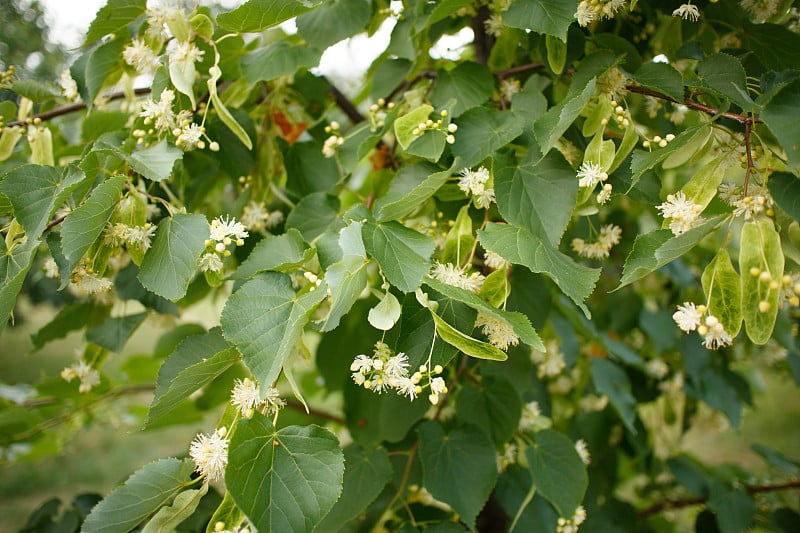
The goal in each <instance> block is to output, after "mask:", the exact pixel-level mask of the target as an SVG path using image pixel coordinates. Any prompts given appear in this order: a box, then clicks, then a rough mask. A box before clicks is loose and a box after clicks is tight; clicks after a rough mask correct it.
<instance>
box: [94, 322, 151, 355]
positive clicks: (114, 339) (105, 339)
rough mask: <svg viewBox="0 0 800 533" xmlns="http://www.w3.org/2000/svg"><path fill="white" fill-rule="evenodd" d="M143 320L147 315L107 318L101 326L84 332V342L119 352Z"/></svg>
mask: <svg viewBox="0 0 800 533" xmlns="http://www.w3.org/2000/svg"><path fill="white" fill-rule="evenodd" d="M145 318H147V313H137V314H135V315H126V316H120V317H111V318H107V319H106V321H105V322H103V323H102V324H98V325H97V326H94V327H91V328H89V329H87V330H86V340H88V341H89V342H93V343H95V344H97V345H98V346H102V347H103V348H105V349H107V350H110V351H112V352H121V351H122V348H124V347H125V343H126V342H128V339H129V338H130V336H131V335H133V332H134V331H136V329H137V328H138V327H139V326H141V325H142V322H144V319H145Z"/></svg>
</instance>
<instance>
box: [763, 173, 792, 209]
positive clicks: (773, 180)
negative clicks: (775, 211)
mask: <svg viewBox="0 0 800 533" xmlns="http://www.w3.org/2000/svg"><path fill="white" fill-rule="evenodd" d="M767 187H768V188H769V193H770V194H771V195H772V199H773V200H775V203H776V204H778V206H780V208H781V209H783V210H784V211H786V212H787V213H788V214H789V215H790V216H791V217H792V218H794V219H795V220H797V221H800V178H798V177H797V176H795V175H794V174H789V173H788V172H773V173H772V174H771V175H770V177H769V181H768V182H767Z"/></svg>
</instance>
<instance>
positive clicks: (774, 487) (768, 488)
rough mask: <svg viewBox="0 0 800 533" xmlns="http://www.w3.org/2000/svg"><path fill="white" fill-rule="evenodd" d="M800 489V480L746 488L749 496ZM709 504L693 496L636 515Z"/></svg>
mask: <svg viewBox="0 0 800 533" xmlns="http://www.w3.org/2000/svg"><path fill="white" fill-rule="evenodd" d="M791 489H800V480H793V481H786V482H783V483H773V484H769V485H751V486H748V487H745V492H747V494H761V493H764V492H776V491H779V490H791ZM705 503H708V497H706V496H693V497H691V498H683V499H681V500H664V501H661V502H658V503H656V504H653V505H651V506H650V507H647V508H646V509H642V510H641V511H639V512H638V513H636V517H637V518H638V519H639V520H644V519H645V518H648V517H650V516H653V515H656V514H659V513H661V512H663V511H667V510H670V509H682V508H684V507H691V506H692V505H702V504H705Z"/></svg>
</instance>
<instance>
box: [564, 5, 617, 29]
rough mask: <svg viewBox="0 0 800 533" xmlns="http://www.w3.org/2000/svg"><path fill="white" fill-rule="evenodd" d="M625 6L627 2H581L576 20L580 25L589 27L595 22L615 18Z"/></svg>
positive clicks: (576, 13)
mask: <svg viewBox="0 0 800 533" xmlns="http://www.w3.org/2000/svg"><path fill="white" fill-rule="evenodd" d="M624 5H625V0H581V3H580V4H578V10H577V11H576V12H575V15H574V16H575V18H576V19H578V24H580V25H581V26H588V25H589V23H591V22H594V21H595V20H603V19H606V18H608V19H610V18H614V15H615V14H616V13H617V11H619V10H620V9H622V7H623V6H624Z"/></svg>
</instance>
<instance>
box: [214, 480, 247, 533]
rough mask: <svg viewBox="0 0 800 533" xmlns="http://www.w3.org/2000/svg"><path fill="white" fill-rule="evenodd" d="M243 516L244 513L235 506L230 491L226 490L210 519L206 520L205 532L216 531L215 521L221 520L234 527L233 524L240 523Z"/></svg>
mask: <svg viewBox="0 0 800 533" xmlns="http://www.w3.org/2000/svg"><path fill="white" fill-rule="evenodd" d="M244 518H245V517H244V513H243V512H242V510H241V509H239V508H238V507H237V506H236V502H234V501H233V496H231V493H230V492H228V491H227V490H226V491H225V496H223V497H222V503H221V504H219V507H217V510H216V511H214V514H213V516H212V517H211V520H209V521H208V526H206V533H218V532H217V530H216V529H215V526H216V524H217V522H222V523H223V524H226V525H228V527H231V528H232V527H234V526H233V524H241V523H242V521H243V520H244Z"/></svg>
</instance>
